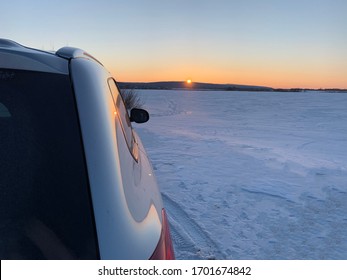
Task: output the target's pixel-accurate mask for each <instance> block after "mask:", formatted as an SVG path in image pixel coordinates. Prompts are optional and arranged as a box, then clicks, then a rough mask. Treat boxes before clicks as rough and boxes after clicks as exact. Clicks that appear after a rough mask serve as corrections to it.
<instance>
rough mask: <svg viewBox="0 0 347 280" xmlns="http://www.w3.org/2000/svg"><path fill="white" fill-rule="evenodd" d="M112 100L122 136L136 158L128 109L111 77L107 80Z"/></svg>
mask: <svg viewBox="0 0 347 280" xmlns="http://www.w3.org/2000/svg"><path fill="white" fill-rule="evenodd" d="M108 84H109V87H110V90H111V93H112V97H113V101H114V102H115V105H116V108H117V115H118V117H119V121H120V123H121V126H122V130H123V133H124V137H125V139H126V142H127V144H128V147H129V150H130V151H131V153H132V155H133V156H134V158H135V159H137V156H136V153H135V147H134V142H135V139H134V135H133V131H132V126H131V122H130V118H129V114H128V110H127V109H126V107H125V105H124V102H123V98H122V96H121V94H120V92H119V90H118V88H117V86H116V83H115V81H114V80H113V79H110V80H109V81H108Z"/></svg>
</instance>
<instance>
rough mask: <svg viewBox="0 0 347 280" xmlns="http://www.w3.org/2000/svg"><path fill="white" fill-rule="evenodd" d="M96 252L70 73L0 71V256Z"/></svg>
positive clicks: (63, 255) (39, 256)
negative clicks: (68, 74)
mask: <svg viewBox="0 0 347 280" xmlns="http://www.w3.org/2000/svg"><path fill="white" fill-rule="evenodd" d="M97 257H98V253H97V244H96V234H95V226H94V222H93V213H92V209H91V199H90V194H89V186H88V179H87V174H86V167H85V162H84V156H83V147H82V144H81V135H80V130H79V124H78V118H77V112H76V107H75V102H74V97H73V92H72V89H71V84H70V80H69V77H68V76H66V75H61V74H52V73H43V72H31V71H22V70H9V69H0V258H1V259H95V258H97Z"/></svg>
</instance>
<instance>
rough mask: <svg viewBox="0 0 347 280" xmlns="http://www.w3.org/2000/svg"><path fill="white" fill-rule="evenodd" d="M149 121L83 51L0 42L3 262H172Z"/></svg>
mask: <svg viewBox="0 0 347 280" xmlns="http://www.w3.org/2000/svg"><path fill="white" fill-rule="evenodd" d="M148 119H149V115H148V113H147V112H146V111H145V110H143V109H133V110H131V112H130V116H129V115H128V110H127V109H126V108H125V105H124V103H123V99H122V96H121V95H120V91H119V88H118V86H117V83H116V81H115V80H114V79H113V77H112V76H111V74H110V73H109V72H108V71H107V70H106V69H105V68H104V67H103V65H102V64H101V63H100V62H98V61H97V60H96V59H95V58H93V57H92V56H90V55H89V54H88V53H86V52H85V51H83V50H80V49H76V48H71V47H64V48H61V49H59V50H58V51H57V52H55V53H50V52H44V51H39V50H35V49H32V48H27V47H24V46H22V45H19V44H17V43H15V42H13V41H10V40H5V39H0V220H1V223H0V258H1V259H173V258H174V251H173V246H172V241H171V238H170V232H169V225H168V220H167V217H166V214H165V210H164V207H163V202H162V198H161V194H160V190H159V188H158V185H157V183H156V179H155V176H154V174H153V170H152V167H151V164H150V162H149V160H148V158H147V155H146V152H145V149H144V147H143V145H142V143H141V140H140V138H139V136H138V135H137V134H136V132H135V131H134V130H133V128H132V126H131V121H135V122H138V123H141V122H146V121H147V120H148Z"/></svg>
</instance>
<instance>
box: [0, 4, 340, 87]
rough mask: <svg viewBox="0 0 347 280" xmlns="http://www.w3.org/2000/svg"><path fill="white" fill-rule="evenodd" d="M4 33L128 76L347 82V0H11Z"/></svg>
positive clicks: (2, 11) (1, 26)
mask: <svg viewBox="0 0 347 280" xmlns="http://www.w3.org/2000/svg"><path fill="white" fill-rule="evenodd" d="M0 37H3V38H9V39H12V40H15V41H17V42H19V43H21V44H24V45H28V46H32V47H36V48H40V49H46V50H51V49H55V50H57V49H59V48H60V47H62V46H65V45H69V46H76V47H80V48H83V49H85V50H86V51H88V52H89V53H91V54H92V55H94V56H95V57H97V58H98V59H99V60H101V61H102V62H103V63H104V65H105V66H106V67H107V68H108V69H109V70H110V71H111V72H112V73H113V74H114V75H115V76H116V78H117V79H118V80H120V81H159V80H185V79H188V78H190V79H192V80H193V81H200V82H216V83H239V84H256V85H266V86H275V87H276V86H278V87H317V88H318V87H344V88H347V1H346V0H330V1H329V0H288V1H281V0H277V1H275V0H262V1H260V0H258V1H256V0H242V1H241V0H209V1H207V0H185V1H184V0H171V1H165V0H142V1H140V0H126V1H125V0H122V1H121V0H114V1H111V0H99V1H96V0H93V1H89V0H85V1H82V0H75V1H74V0H69V1H67V0H61V1H48V0H46V1H41V0H29V1H24V0H11V1H2V2H1V4H0Z"/></svg>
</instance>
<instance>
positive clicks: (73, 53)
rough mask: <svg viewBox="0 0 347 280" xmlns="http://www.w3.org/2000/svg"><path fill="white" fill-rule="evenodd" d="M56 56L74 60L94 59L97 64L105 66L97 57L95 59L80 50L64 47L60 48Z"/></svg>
mask: <svg viewBox="0 0 347 280" xmlns="http://www.w3.org/2000/svg"><path fill="white" fill-rule="evenodd" d="M55 54H56V55H58V56H60V57H63V58H67V59H72V58H87V59H92V60H94V61H95V62H97V63H99V64H100V65H102V66H103V64H102V63H101V62H100V61H99V60H97V59H96V58H95V57H93V56H92V55H90V54H89V53H87V52H86V51H84V50H81V49H78V48H73V47H63V48H60V49H59V50H58V51H57V52H56V53H55Z"/></svg>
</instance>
